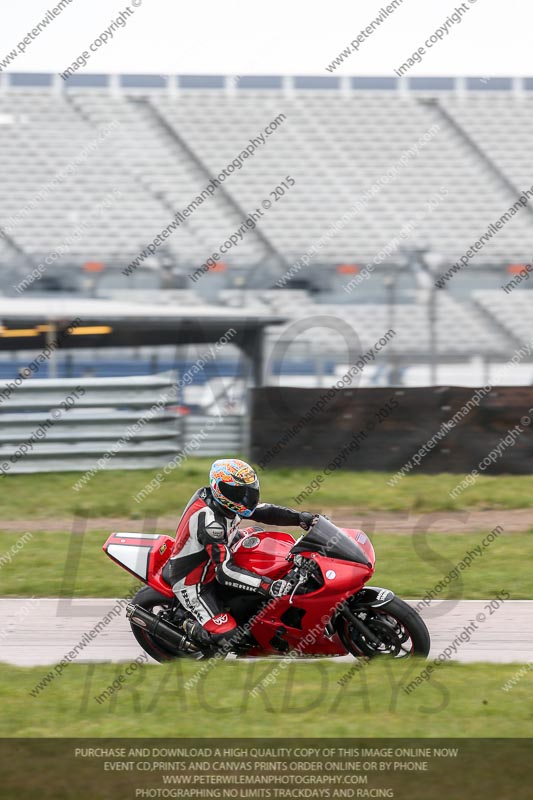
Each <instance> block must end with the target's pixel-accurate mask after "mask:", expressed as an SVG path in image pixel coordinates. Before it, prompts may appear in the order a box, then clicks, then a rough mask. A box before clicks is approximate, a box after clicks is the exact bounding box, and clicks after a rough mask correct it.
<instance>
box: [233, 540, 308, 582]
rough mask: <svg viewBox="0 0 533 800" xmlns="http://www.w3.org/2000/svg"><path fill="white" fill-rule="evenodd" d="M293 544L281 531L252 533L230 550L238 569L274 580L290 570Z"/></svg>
mask: <svg viewBox="0 0 533 800" xmlns="http://www.w3.org/2000/svg"><path fill="white" fill-rule="evenodd" d="M293 544H294V539H293V537H292V536H291V535H290V534H288V533H284V532H283V531H274V532H270V533H267V532H266V531H260V532H259V531H252V533H251V534H250V535H248V536H245V537H244V539H241V540H240V542H237V544H236V545H234V546H233V547H232V548H231V549H232V552H233V560H234V561H235V563H236V564H237V566H238V567H241V568H242V569H249V570H251V571H252V572H255V573H256V574H257V575H264V576H266V577H267V578H274V579H275V578H280V577H282V576H283V575H285V574H286V573H287V572H288V571H289V569H290V568H291V562H292V556H291V555H290V550H291V547H292V546H293ZM288 559H290V560H288Z"/></svg>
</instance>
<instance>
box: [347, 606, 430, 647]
mask: <svg viewBox="0 0 533 800" xmlns="http://www.w3.org/2000/svg"><path fill="white" fill-rule="evenodd" d="M352 612H353V613H354V614H356V615H357V616H358V617H359V618H360V619H361V621H362V622H363V623H364V624H365V625H366V626H367V627H368V628H369V630H370V631H371V632H372V633H373V634H374V636H375V637H377V638H378V639H379V640H380V645H379V646H377V645H376V644H375V643H374V642H372V641H371V640H370V639H368V638H367V637H365V636H364V634H362V633H361V632H360V631H359V630H357V629H356V628H355V626H354V625H353V624H352V623H350V621H349V620H348V619H346V618H345V617H343V616H341V615H339V617H338V619H337V633H338V634H339V637H340V639H341V641H342V643H343V644H344V646H345V647H346V649H347V650H348V652H349V653H351V654H352V655H353V656H355V657H356V658H361V657H365V658H375V657H376V656H389V657H392V658H407V657H409V656H415V655H416V656H422V657H424V658H426V657H427V656H428V655H429V648H430V644H431V642H430V637H429V631H428V629H427V627H426V623H425V622H424V620H423V619H422V617H421V616H420V614H419V613H418V612H417V611H416V610H415V609H414V608H411V606H410V605H409V604H408V603H406V602H405V601H404V600H400V598H399V597H395V598H394V599H393V600H391V601H390V603H387V604H386V605H384V606H379V607H378V608H373V607H371V606H369V607H367V608H365V609H358V610H356V609H352Z"/></svg>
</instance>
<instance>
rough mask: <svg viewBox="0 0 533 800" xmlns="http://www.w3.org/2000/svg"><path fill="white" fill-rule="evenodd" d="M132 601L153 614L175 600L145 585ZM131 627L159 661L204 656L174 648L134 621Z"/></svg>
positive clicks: (134, 633)
mask: <svg viewBox="0 0 533 800" xmlns="http://www.w3.org/2000/svg"><path fill="white" fill-rule="evenodd" d="M131 602H132V603H133V604H134V605H136V606H140V607H141V608H144V609H145V610H146V611H149V612H150V613H152V614H159V613H160V612H161V611H164V610H165V609H169V608H171V606H172V603H173V600H172V598H170V597H169V598H168V599H167V598H164V597H163V595H161V594H159V592H156V591H155V589H152V588H151V587H150V586H144V587H143V588H142V589H139V591H138V592H137V594H136V595H135V596H134V597H133V598H132V600H131ZM130 627H131V631H132V633H133V635H134V636H135V638H136V639H137V641H138V643H139V644H140V646H141V647H142V649H143V650H145V652H147V653H148V655H149V656H151V657H152V658H153V659H154V660H155V661H159V663H160V664H163V663H165V662H166V661H175V660H176V659H178V658H195V659H197V660H200V659H202V658H204V655H203V653H198V655H191V653H186V652H185V651H182V650H174V649H172V648H171V647H170V646H169V645H168V644H167V643H166V642H163V641H162V640H161V639H158V637H157V636H153V635H152V634H150V633H148V632H147V631H145V630H144V629H143V628H139V626H138V625H134V624H133V623H132V622H130Z"/></svg>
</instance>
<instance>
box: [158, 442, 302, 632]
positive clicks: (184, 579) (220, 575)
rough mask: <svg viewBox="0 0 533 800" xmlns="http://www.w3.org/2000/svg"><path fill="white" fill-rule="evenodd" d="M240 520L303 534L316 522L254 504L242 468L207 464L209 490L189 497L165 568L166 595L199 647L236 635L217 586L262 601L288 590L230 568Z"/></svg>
mask: <svg viewBox="0 0 533 800" xmlns="http://www.w3.org/2000/svg"><path fill="white" fill-rule="evenodd" d="M243 518H245V519H250V520H253V521H254V522H260V523H264V524H267V525H284V526H288V525H299V526H300V527H301V528H303V529H304V530H309V528H310V527H311V526H312V525H313V524H314V522H315V521H316V515H314V514H311V513H309V512H307V511H302V512H300V511H295V510H293V509H291V508H285V507H283V506H276V505H271V504H268V503H259V479H258V477H257V475H256V473H255V472H254V470H253V469H252V467H250V465H249V464H247V463H246V462H244V461H240V460H239V459H236V458H225V459H218V460H217V461H215V462H214V463H213V464H212V466H211V470H210V473H209V486H204V487H203V488H201V489H198V491H197V492H195V494H194V495H193V496H192V497H191V499H190V500H189V502H188V504H187V506H186V508H185V510H184V512H183V514H182V516H181V519H180V521H179V523H178V529H177V531H176V541H175V543H174V546H173V548H172V553H171V556H170V559H169V562H168V563H169V567H168V580H169V582H170V584H171V586H172V590H173V592H174V594H175V595H176V597H177V598H178V600H179V602H180V603H181V605H182V606H183V607H184V608H185V609H187V610H188V611H190V612H191V614H192V615H193V616H194V618H195V619H196V620H197V624H195V625H194V626H193V629H192V634H193V636H195V638H197V639H198V640H199V641H201V642H202V643H205V644H208V643H212V644H216V645H220V644H229V643H231V640H232V638H234V637H235V634H237V632H238V629H237V623H236V621H235V620H234V618H233V617H232V616H231V615H230V614H228V613H227V612H224V610H223V607H222V603H221V601H220V599H219V598H218V597H217V591H216V587H217V582H218V583H220V584H223V585H225V586H231V587H233V588H236V589H241V590H245V591H249V592H258V593H260V594H262V595H264V596H265V597H282V596H283V595H285V594H288V593H289V592H290V591H291V589H292V584H291V582H290V581H287V580H272V579H271V578H268V577H261V576H259V575H256V574H255V573H253V572H250V571H248V570H246V569H242V568H241V567H238V566H237V565H236V564H235V563H234V561H233V558H232V553H231V550H230V546H231V544H232V543H234V542H235V541H236V540H237V539H238V538H240V537H241V536H242V533H239V531H238V530H237V529H238V526H239V523H240V522H241V519H243Z"/></svg>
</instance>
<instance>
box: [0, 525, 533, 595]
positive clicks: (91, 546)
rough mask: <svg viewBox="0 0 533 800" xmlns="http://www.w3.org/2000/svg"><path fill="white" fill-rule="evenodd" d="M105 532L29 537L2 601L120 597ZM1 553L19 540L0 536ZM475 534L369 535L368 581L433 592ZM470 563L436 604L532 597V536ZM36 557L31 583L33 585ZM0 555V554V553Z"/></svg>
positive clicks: (122, 585)
mask: <svg viewBox="0 0 533 800" xmlns="http://www.w3.org/2000/svg"><path fill="white" fill-rule="evenodd" d="M110 532H111V531H102V532H101V533H99V532H94V531H90V532H88V533H86V534H84V535H83V536H81V535H80V534H68V533H46V532H43V533H34V534H33V538H32V539H30V540H29V541H28V542H27V544H26V545H25V546H24V547H23V548H22V549H21V550H20V551H19V552H17V553H16V554H15V555H14V556H13V558H12V561H11V563H6V564H5V566H4V567H3V568H2V570H1V575H0V578H1V592H2V595H4V596H32V595H38V596H41V597H48V596H51V597H60V596H64V597H120V596H124V595H125V594H126V592H127V591H128V589H129V588H130V587H131V585H132V581H133V578H132V576H131V575H129V573H127V572H125V571H124V570H122V569H121V568H120V567H118V566H117V565H116V564H115V563H114V562H113V561H111V560H110V559H109V558H108V557H107V556H106V555H105V554H104V553H103V551H102V549H101V548H102V544H103V543H104V542H105V540H106V539H107V536H108V535H109V533H110ZM0 536H1V538H0V542H1V543H2V552H7V551H9V548H10V547H11V546H13V545H14V544H15V542H16V541H17V540H18V539H19V538H20V534H14V533H1V532H0ZM485 536H486V534H485V533H483V532H478V533H472V534H464V533H455V534H443V533H431V534H428V535H427V536H426V535H424V534H413V535H410V536H406V535H401V536H399V535H397V534H390V533H379V532H376V533H372V534H371V537H370V538H371V539H372V541H373V543H374V548H375V550H376V556H377V566H376V572H375V574H374V577H373V578H372V580H371V582H372V583H373V584H375V585H382V586H387V587H389V588H391V589H393V591H395V592H397V593H398V594H399V595H401V596H403V597H422V596H423V595H424V594H425V592H427V591H428V590H431V589H433V588H434V587H435V586H436V584H438V582H439V581H440V580H441V579H443V578H444V577H445V576H446V575H447V574H448V573H449V572H450V571H451V570H453V568H454V566H455V565H456V564H458V563H459V562H460V561H461V560H462V559H463V557H464V556H465V554H466V553H468V551H474V550H475V548H476V547H477V546H480V544H481V542H482V541H483V539H484V538H485ZM482 552H483V555H482V556H481V557H479V556H478V557H476V558H475V559H474V560H473V562H472V564H471V566H470V567H469V568H468V569H465V570H464V571H462V572H459V573H458V576H457V577H455V578H453V579H452V580H451V581H450V582H449V584H448V586H447V588H446V589H444V590H442V591H441V593H439V594H438V595H437V596H438V598H439V599H445V598H460V597H465V598H469V599H484V598H488V597H494V596H495V595H496V594H497V593H498V592H499V591H501V590H502V589H507V590H508V591H509V592H510V593H511V595H512V598H513V599H515V600H517V599H533V585H532V582H531V576H530V574H529V572H528V570H525V569H523V567H522V565H523V564H529V563H532V562H533V536H531V534H528V533H511V534H505V533H503V534H501V536H500V537H499V538H498V539H496V540H495V541H494V542H492V543H491V544H490V546H488V547H487V548H485V549H484V550H483V551H482ZM36 553H38V565H39V566H38V573H39V580H38V581H36V580H35V564H36V560H35V559H36ZM0 555H1V552H0Z"/></svg>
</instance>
